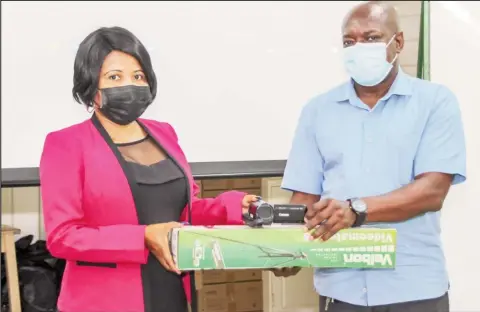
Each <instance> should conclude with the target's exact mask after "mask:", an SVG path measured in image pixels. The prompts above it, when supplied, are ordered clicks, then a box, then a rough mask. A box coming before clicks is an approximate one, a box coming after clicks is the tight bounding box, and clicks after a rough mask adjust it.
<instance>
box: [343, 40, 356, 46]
mask: <svg viewBox="0 0 480 312" xmlns="http://www.w3.org/2000/svg"><path fill="white" fill-rule="evenodd" d="M354 44H355V42H354V41H353V40H345V41H343V46H344V47H349V46H352V45H354Z"/></svg>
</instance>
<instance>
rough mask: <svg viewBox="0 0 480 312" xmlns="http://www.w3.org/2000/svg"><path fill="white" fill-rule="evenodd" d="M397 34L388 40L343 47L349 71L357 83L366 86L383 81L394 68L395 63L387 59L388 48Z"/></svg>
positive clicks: (346, 67) (344, 58) (346, 66)
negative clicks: (386, 41)
mask: <svg viewBox="0 0 480 312" xmlns="http://www.w3.org/2000/svg"><path fill="white" fill-rule="evenodd" d="M395 36H396V34H395V35H393V37H392V38H391V39H390V40H389V41H388V43H385V42H374V43H362V42H358V43H356V44H355V45H354V46H351V47H348V48H344V49H343V53H344V55H343V61H344V64H345V69H346V70H347V73H348V74H349V75H350V77H352V79H353V80H355V82H356V83H358V84H359V85H362V86H365V87H371V86H376V85H378V84H379V83H381V82H382V81H383V80H384V79H385V78H386V77H387V75H388V73H389V72H390V71H391V70H392V68H393V65H392V64H393V63H394V62H395V60H396V59H397V57H398V54H397V55H395V58H394V59H393V61H392V62H391V63H389V62H388V61H387V48H388V46H389V45H390V44H391V43H392V42H393V39H394V38H395Z"/></svg>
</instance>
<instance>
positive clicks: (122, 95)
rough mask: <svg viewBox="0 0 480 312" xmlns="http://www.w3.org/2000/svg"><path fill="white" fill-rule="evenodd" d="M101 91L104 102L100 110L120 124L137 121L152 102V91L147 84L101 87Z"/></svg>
mask: <svg viewBox="0 0 480 312" xmlns="http://www.w3.org/2000/svg"><path fill="white" fill-rule="evenodd" d="M100 92H101V95H102V103H101V106H100V108H99V110H100V111H101V112H102V113H103V115H105V117H107V118H108V119H109V120H110V121H112V122H114V123H116V124H119V125H128V124H129V123H131V122H133V121H135V120H136V119H137V118H138V117H140V116H141V115H142V114H143V112H145V110H146V109H147V107H148V105H150V104H151V103H152V93H151V92H150V88H149V87H147V86H135V85H128V86H122V87H113V88H105V89H100Z"/></svg>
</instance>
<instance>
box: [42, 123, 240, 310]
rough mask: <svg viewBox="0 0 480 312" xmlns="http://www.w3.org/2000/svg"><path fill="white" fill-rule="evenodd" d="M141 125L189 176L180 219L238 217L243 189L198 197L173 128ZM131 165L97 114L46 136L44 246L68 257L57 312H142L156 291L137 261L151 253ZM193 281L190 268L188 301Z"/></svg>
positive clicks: (202, 221) (211, 221)
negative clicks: (146, 282)
mask: <svg viewBox="0 0 480 312" xmlns="http://www.w3.org/2000/svg"><path fill="white" fill-rule="evenodd" d="M139 123H140V125H141V126H142V127H143V128H144V129H145V130H146V132H147V133H149V134H150V135H151V137H152V138H154V139H155V140H156V141H157V143H158V144H159V145H160V147H161V148H163V150H164V151H165V152H166V154H167V155H168V156H170V157H171V158H172V159H173V160H174V161H175V162H176V163H177V165H179V167H180V168H181V169H182V170H183V171H184V173H185V175H186V177H187V178H188V188H189V189H188V194H189V195H190V196H189V200H188V205H187V206H186V207H185V209H184V212H183V214H182V218H181V220H179V221H186V222H189V223H190V224H194V225H215V224H217V225H220V224H222V225H223V224H242V223H243V222H242V209H241V202H242V199H243V197H244V196H245V193H241V192H235V191H231V192H226V193H223V194H221V195H220V196H218V197H217V198H215V199H212V198H208V199H199V198H197V197H196V196H197V194H198V192H199V188H198V186H197V185H196V184H195V182H194V181H193V177H192V173H191V170H190V167H189V165H188V162H187V159H186V158H185V155H184V154H183V152H182V149H181V148H180V146H179V145H178V138H177V135H176V133H175V131H174V129H173V128H172V126H170V125H169V124H167V123H162V122H157V121H153V120H146V119H141V120H140V121H139ZM128 168H129V167H128V166H127V164H126V161H125V160H124V158H123V157H122V156H121V155H120V153H119V151H118V149H117V148H116V146H115V144H114V143H113V142H112V140H111V138H110V137H109V135H108V134H107V132H106V131H105V129H104V128H103V126H102V125H101V123H100V122H99V121H98V119H97V118H96V116H95V115H94V116H93V117H92V118H91V119H90V120H87V121H84V122H82V123H80V124H76V125H73V126H71V127H68V128H65V129H62V130H60V131H56V132H52V133H50V134H48V136H47V138H46V140H45V146H44V149H43V153H42V157H41V162H40V183H41V196H42V202H43V214H44V222H45V231H46V235H47V246H48V249H49V250H50V252H51V253H52V255H53V256H55V257H57V258H62V259H66V260H67V266H66V269H65V273H64V276H63V281H62V287H61V292H60V297H59V301H58V308H59V310H60V311H62V312H126V311H128V312H144V311H145V310H149V309H148V307H145V304H144V294H145V292H148V293H149V295H154V292H155V291H161V290H154V289H145V287H147V286H145V285H144V284H143V283H142V277H141V270H140V266H141V265H142V264H145V263H146V262H147V257H148V253H149V251H148V249H147V248H146V247H145V242H144V236H145V227H146V226H145V225H140V224H139V221H138V218H137V213H136V205H135V195H136V186H137V185H136V183H135V182H134V180H133V177H132V174H131V173H130V172H129V169H128ZM161 205H162V203H159V209H162V206H161ZM192 285H194V283H193V275H192V274H191V272H189V273H187V274H185V275H184V289H185V292H186V296H187V299H188V300H189V301H190V302H192V298H193V299H194V297H195V296H194V294H195V292H194V291H192V290H194V288H192ZM193 301H194V303H195V300H193ZM194 303H192V304H194ZM194 305H195V306H196V304H194Z"/></svg>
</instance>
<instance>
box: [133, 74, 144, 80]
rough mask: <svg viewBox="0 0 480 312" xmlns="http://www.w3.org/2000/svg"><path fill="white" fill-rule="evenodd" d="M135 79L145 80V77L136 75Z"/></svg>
mask: <svg viewBox="0 0 480 312" xmlns="http://www.w3.org/2000/svg"><path fill="white" fill-rule="evenodd" d="M134 78H135V80H143V79H144V77H143V75H140V74H136V75H135V76H134Z"/></svg>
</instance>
